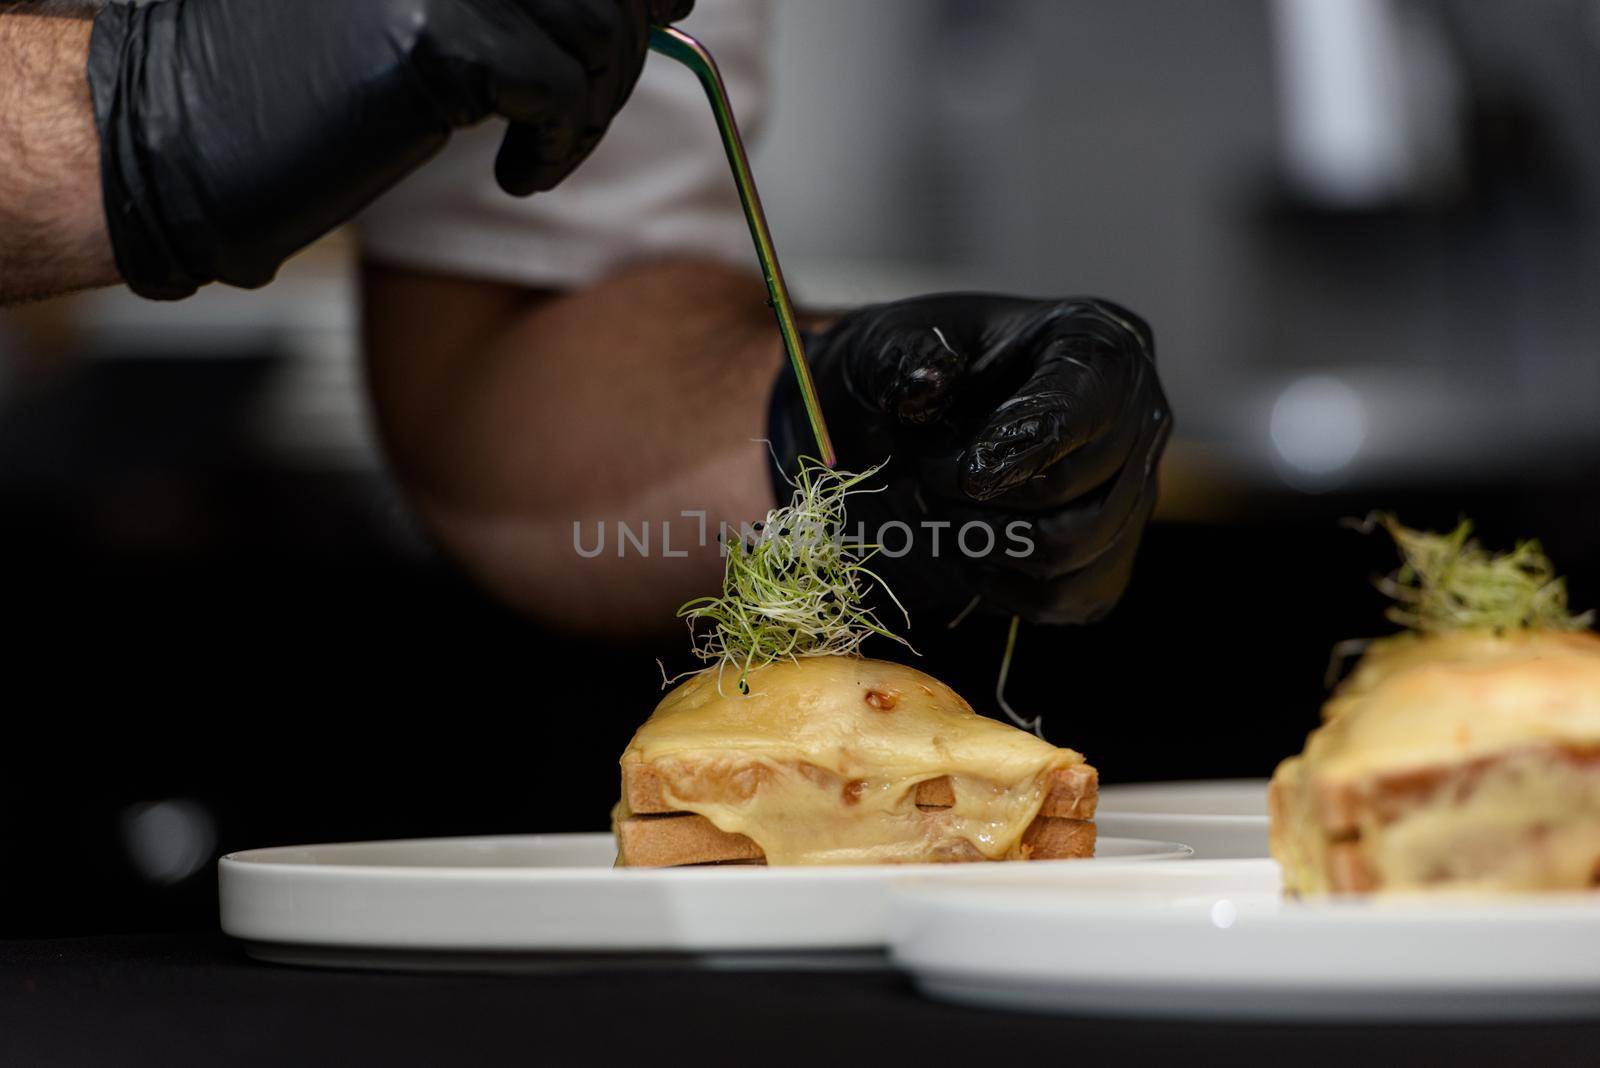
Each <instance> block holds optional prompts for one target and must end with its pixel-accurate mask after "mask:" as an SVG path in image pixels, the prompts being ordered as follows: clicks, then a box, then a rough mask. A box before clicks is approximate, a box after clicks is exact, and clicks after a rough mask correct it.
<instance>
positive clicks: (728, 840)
mask: <svg viewBox="0 0 1600 1068" xmlns="http://www.w3.org/2000/svg"><path fill="white" fill-rule="evenodd" d="M616 832H617V854H618V861H617V862H618V863H619V864H621V865H624V866H627V867H635V868H667V867H679V866H683V865H691V864H729V863H745V864H751V863H754V864H764V863H765V862H766V858H765V857H764V856H763V854H762V852H761V847H760V846H758V845H756V844H755V842H753V841H751V840H750V839H749V838H747V837H745V836H744V835H742V834H730V833H728V832H727V831H722V830H718V829H717V827H716V826H715V825H714V824H712V822H711V821H710V820H708V819H706V818H705V817H704V816H693V815H688V814H686V813H674V814H671V815H658V816H631V817H628V818H627V819H623V820H619V821H618V822H617V825H616ZM1094 843H1095V827H1094V824H1093V823H1092V822H1090V821H1088V820H1076V819H1059V818H1055V817H1051V816H1039V817H1037V818H1036V819H1035V820H1034V821H1033V822H1032V823H1031V824H1029V825H1028V829H1027V830H1026V831H1025V832H1023V835H1022V845H1021V851H1022V857H1023V859H1025V860H1066V859H1071V858H1078V857H1092V856H1094ZM963 845H965V843H963ZM939 859H940V860H943V861H981V860H983V859H984V858H983V856H982V855H981V854H980V853H979V852H978V851H977V850H976V849H973V848H971V847H968V849H967V850H964V851H961V852H959V853H954V854H952V855H949V856H945V857H941V858H939Z"/></svg>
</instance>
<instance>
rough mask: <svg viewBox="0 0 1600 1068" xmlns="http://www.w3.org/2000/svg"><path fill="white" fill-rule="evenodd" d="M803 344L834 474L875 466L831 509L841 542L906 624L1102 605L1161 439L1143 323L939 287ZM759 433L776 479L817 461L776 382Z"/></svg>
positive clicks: (1151, 498)
mask: <svg viewBox="0 0 1600 1068" xmlns="http://www.w3.org/2000/svg"><path fill="white" fill-rule="evenodd" d="M807 349H808V354H809V357H810V362H811V366H812V370H813V372H814V374H815V377H816V379H817V388H818V392H819V394H820V396H821V399H822V407H823V413H824V415H825V416H826V418H827V421H828V427H829V430H830V432H831V433H832V435H833V438H834V444H835V447H836V450H837V452H838V454H839V467H840V468H841V469H843V470H849V471H861V470H864V469H866V468H868V467H871V466H873V465H875V464H883V465H884V468H883V470H882V471H881V472H880V473H879V475H878V476H877V477H876V479H875V480H874V481H875V484H876V485H877V486H879V487H881V492H878V493H873V494H860V495H856V496H852V497H850V498H849V500H848V502H847V510H848V515H849V527H850V534H851V535H852V536H854V535H855V534H856V532H857V531H858V530H859V529H861V528H862V527H864V528H865V529H864V541H865V542H867V543H869V544H877V545H879V546H880V547H881V548H880V549H879V552H878V555H876V556H874V557H873V559H872V561H871V563H870V564H869V565H868V566H869V567H871V568H872V569H873V570H874V571H876V572H878V573H879V574H881V575H882V576H883V577H884V580H885V581H886V582H887V583H888V584H889V585H890V587H891V588H892V589H893V590H894V592H895V594H896V595H898V597H899V598H900V599H901V600H902V601H904V602H905V603H906V605H907V606H908V608H909V609H910V610H911V612H912V614H913V618H914V619H915V620H916V622H917V624H918V626H919V627H922V626H927V625H930V624H937V625H943V624H945V623H947V622H950V621H951V620H953V619H954V618H956V617H957V616H958V615H960V614H961V613H962V612H964V611H965V610H966V609H967V608H969V607H971V606H972V605H973V603H974V601H975V602H976V605H977V607H978V608H980V609H981V610H983V611H986V612H990V613H1001V614H1006V615H1020V616H1021V617H1023V618H1024V619H1026V620H1028V621H1030V622H1036V623H1087V622H1091V621H1094V620H1097V619H1099V618H1101V617H1102V616H1104V615H1105V614H1106V613H1107V612H1109V611H1110V610H1111V608H1112V607H1113V606H1114V605H1115V604H1116V603H1117V600H1118V599H1119V598H1120V597H1121V596H1122V592H1123V590H1124V589H1125V588H1126V586H1127V584H1128V579H1129V576H1130V574H1131V571H1132V567H1133V558H1134V554H1135V552H1136V551H1137V549H1138V546H1139V539H1140V537H1141V535H1142V534H1143V532H1144V527H1145V524H1146V522H1147V520H1148V519H1149V518H1150V513H1151V511H1152V510H1153V509H1154V507H1155V500H1156V467H1157V463H1158V461H1159V460H1160V458H1161V452H1162V450H1163V449H1164V448H1165V446H1166V442H1167V439H1168V437H1169V436H1170V434H1171V431H1172V413H1171V410H1170V408H1169V407H1168V405H1167V399H1166V396H1165V395H1164V394H1163V393H1162V390H1161V382H1160V380H1159V378H1158V377H1157V375H1156V363H1155V343H1154V339H1153V336H1152V335H1151V332H1150V328H1149V326H1147V325H1146V324H1145V322H1144V321H1143V320H1142V319H1140V318H1139V317H1138V316H1137V315H1135V314H1133V313H1132V312H1130V311H1128V310H1127V309H1125V308H1121V307H1119V306H1117V305H1115V304H1112V303H1111V302H1109V301H1104V300H1096V299H1091V298H1073V299H1068V300H1052V301H1041V300H1027V299H1022V298H1016V297H1005V296H990V295H981V294H950V295H944V296H932V297H923V298H918V299H913V300H906V301H900V302H897V303H893V304H884V305H878V306H875V307H868V308H863V309H861V310H859V311H856V312H853V313H851V314H849V315H846V316H845V317H844V318H842V319H841V320H839V321H838V322H837V324H835V325H834V326H833V327H831V328H830V329H828V330H826V331H825V332H823V333H821V334H819V335H816V336H814V337H812V338H811V339H810V340H809V343H808V346H807ZM770 432H771V436H772V440H773V445H774V450H775V452H776V453H777V455H778V458H779V463H780V465H781V466H782V468H783V469H784V474H786V475H792V473H793V471H794V470H795V468H796V467H797V466H798V464H799V462H800V459H801V457H804V456H815V455H816V446H815V443H814V442H813V440H812V437H811V432H810V429H809V425H808V423H807V421H806V415H805V409H804V407H803V405H802V404H801V402H800V397H799V391H798V389H796V388H795V387H794V385H793V383H792V381H791V376H790V375H789V374H788V373H787V372H785V374H784V375H783V377H781V378H780V379H779V384H778V387H777V389H776V391H775V392H774V395H773V404H772V418H771V427H770ZM775 487H776V489H777V491H778V496H779V499H780V501H783V500H787V498H788V495H789V488H788V486H787V485H786V484H784V483H783V482H782V481H781V480H780V481H779V482H776V483H775ZM885 618H886V619H888V618H890V617H889V616H885Z"/></svg>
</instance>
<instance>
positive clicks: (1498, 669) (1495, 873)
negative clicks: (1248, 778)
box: [1272, 631, 1600, 893]
mask: <svg viewBox="0 0 1600 1068" xmlns="http://www.w3.org/2000/svg"><path fill="white" fill-rule="evenodd" d="M1323 715H1324V719H1325V722H1324V724H1323V725H1322V726H1321V727H1320V728H1318V729H1317V730H1315V731H1313V732H1312V734H1311V737H1310V738H1309V739H1308V740H1307V744H1306V748H1305V751H1304V753H1303V754H1301V755H1299V756H1295V757H1290V758H1289V759H1288V760H1286V761H1284V762H1283V763H1282V764H1281V765H1280V766H1279V768H1278V770H1277V772H1276V774H1275V775H1274V776H1273V780H1274V781H1273V793H1274V795H1275V797H1276V798H1278V799H1281V802H1279V803H1275V806H1274V811H1273V828H1272V842H1273V854H1274V856H1276V857H1277V858H1278V860H1279V862H1280V863H1281V864H1282V865H1283V867H1284V883H1285V886H1286V887H1287V888H1288V889H1289V890H1291V891H1294V892H1300V893H1314V892H1322V891H1326V890H1328V889H1330V879H1331V876H1330V871H1329V856H1330V850H1332V849H1334V848H1339V847H1338V846H1337V845H1336V843H1335V842H1334V841H1333V840H1332V838H1331V837H1330V836H1332V837H1337V838H1340V839H1342V840H1343V841H1344V843H1345V844H1344V848H1347V849H1348V848H1354V849H1356V850H1358V851H1359V857H1360V862H1361V864H1362V865H1363V866H1364V868H1365V869H1366V870H1368V871H1370V872H1371V874H1372V875H1373V876H1374V877H1375V879H1376V881H1377V883H1378V885H1380V886H1382V887H1384V888H1387V889H1400V888H1407V887H1412V888H1415V887H1421V886H1427V885H1436V884H1446V883H1447V884H1449V885H1452V886H1457V887H1473V888H1478V889H1485V888H1489V889H1526V888H1533V887H1572V888H1578V887H1587V886H1589V885H1590V884H1591V881H1592V880H1593V879H1594V878H1595V877H1596V874H1597V873H1596V871H1595V863H1596V859H1597V858H1600V759H1595V758H1594V756H1593V755H1594V754H1595V753H1597V752H1600V636H1597V635H1595V634H1594V633H1592V632H1588V631H1515V632H1510V633H1507V634H1504V635H1496V634H1490V633H1474V632H1465V633H1457V634H1450V635H1443V636H1436V637H1422V636H1411V635H1407V636H1403V637H1399V638H1394V639H1389V640H1387V641H1384V642H1382V643H1380V644H1379V645H1377V646H1375V647H1374V648H1373V649H1372V650H1371V651H1370V652H1368V653H1367V655H1366V656H1365V657H1364V658H1363V659H1362V661H1361V663H1360V665H1358V667H1357V669H1356V671H1355V672H1354V673H1353V674H1352V675H1351V677H1350V679H1349V680H1348V681H1347V682H1346V683H1345V684H1344V685H1343V686H1341V687H1340V689H1339V691H1338V692H1337V693H1336V694H1335V695H1334V697H1333V698H1332V699H1331V700H1329V702H1328V703H1327V705H1326V706H1325V708H1324V710H1323ZM1352 800H1353V801H1354V804H1351V803H1350V802H1351V801H1352ZM1352 810H1353V812H1352ZM1341 814H1353V815H1354V817H1355V823H1354V825H1353V826H1344V825H1340V824H1341ZM1352 843H1353V844H1352Z"/></svg>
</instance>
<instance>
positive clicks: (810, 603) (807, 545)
mask: <svg viewBox="0 0 1600 1068" xmlns="http://www.w3.org/2000/svg"><path fill="white" fill-rule="evenodd" d="M878 470H879V468H878V467H873V468H870V469H868V470H866V471H862V472H861V473H859V474H852V473H849V472H844V471H834V470H832V469H830V468H828V467H827V466H825V465H824V464H822V463H821V462H820V461H817V460H814V459H811V458H810V457H803V458H802V459H801V461H800V469H799V471H798V472H797V473H796V474H795V476H794V477H793V478H792V479H790V485H791V486H792V487H793V489H794V494H793V496H792V497H791V498H790V500H789V503H788V504H787V505H785V506H783V507H779V508H775V509H773V510H772V511H770V512H768V513H767V516H766V519H765V520H763V521H762V522H760V523H757V524H755V526H754V527H751V528H749V529H747V530H745V531H743V532H741V534H740V535H739V537H738V538H737V539H736V540H732V542H731V544H725V545H724V546H723V551H724V554H725V558H726V564H725V567H724V571H723V577H722V595H721V596H719V597H700V598H697V599H696V600H693V601H690V602H688V603H687V604H685V605H684V606H683V607H681V608H679V609H678V617H679V618H680V619H685V620H687V621H688V624H689V634H690V638H691V641H692V643H693V649H694V654H695V655H696V656H697V657H699V658H700V659H701V660H703V661H706V662H707V663H712V664H715V665H717V667H718V669H719V674H718V677H717V687H718V691H719V692H720V691H721V687H722V675H721V672H722V671H726V670H727V669H728V668H730V667H731V668H737V669H738V672H739V692H740V693H744V694H748V693H749V692H750V685H749V679H750V672H752V671H754V670H756V669H757V668H760V667H765V666H766V665H768V664H772V663H776V662H777V661H780V660H798V659H799V658H800V657H806V656H844V655H852V654H857V653H859V651H860V648H861V643H862V642H864V641H866V639H867V638H869V637H871V636H872V635H874V634H876V635H880V636H882V637H885V638H889V639H891V640H893V641H897V642H900V643H901V644H902V645H905V646H906V647H907V648H910V645H909V643H907V642H906V641H905V639H904V638H901V637H900V636H899V635H897V634H894V633H893V632H891V631H890V630H889V629H888V628H887V627H885V626H884V625H883V623H882V622H880V621H879V619H878V617H877V614H876V612H875V611H874V610H873V609H872V608H871V607H870V606H869V605H868V604H867V596H868V594H869V593H871V592H872V590H873V588H874V587H876V588H879V589H882V590H883V592H884V593H885V594H886V595H887V596H888V597H889V599H890V600H891V601H893V602H894V604H895V606H896V607H897V608H899V609H900V612H901V614H902V615H903V616H906V622H907V624H909V623H910V617H909V615H906V610H905V606H904V605H902V604H901V603H900V600H899V598H897V597H895V595H894V592H893V591H892V590H890V589H889V587H888V585H887V584H886V583H885V582H884V581H883V579H882V578H881V577H879V576H878V575H877V574H876V573H875V572H873V571H872V570H871V569H870V568H868V567H867V561H869V560H870V559H871V558H872V557H873V556H874V555H875V554H876V553H877V551H878V547H877V546H875V545H861V544H854V543H851V542H848V541H847V540H846V538H845V532H846V530H845V519H846V516H845V502H846V500H847V499H848V498H850V497H852V496H855V495H856V494H861V493H875V492H877V490H874V489H870V488H868V487H867V486H866V483H867V481H868V480H869V479H870V478H872V476H873V475H875V474H877V472H878Z"/></svg>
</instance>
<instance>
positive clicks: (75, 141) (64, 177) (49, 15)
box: [0, 4, 117, 304]
mask: <svg viewBox="0 0 1600 1068" xmlns="http://www.w3.org/2000/svg"><path fill="white" fill-rule="evenodd" d="M84 10H85V5H83V4H42V5H41V4H21V5H7V4H0V304H6V303H11V302H14V301H18V300H27V299H31V298H36V297H45V296H50V295H52V294H55V293H64V292H67V291H69V290H73V289H84V288H88V287H90V286H98V285H108V284H110V283H113V282H115V281H117V271H116V265H115V263H114V261H113V259H112V255H111V241H110V238H109V237H108V236H107V233H106V224H105V209H104V207H103V206H102V202H101V198H100V150H99V142H98V139H97V137H96V134H95V126H94V111H93V107H92V105H91V103H90V100H89V84H88V81H87V79H86V77H85V75H84V67H85V62H86V57H87V55H88V48H89V32H90V27H91V23H90V22H89V20H88V18H86V17H83V16H82V14H81V12H83V11H84ZM73 12H79V13H80V14H74V13H73Z"/></svg>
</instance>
